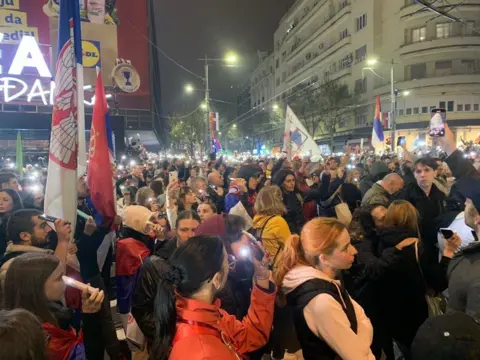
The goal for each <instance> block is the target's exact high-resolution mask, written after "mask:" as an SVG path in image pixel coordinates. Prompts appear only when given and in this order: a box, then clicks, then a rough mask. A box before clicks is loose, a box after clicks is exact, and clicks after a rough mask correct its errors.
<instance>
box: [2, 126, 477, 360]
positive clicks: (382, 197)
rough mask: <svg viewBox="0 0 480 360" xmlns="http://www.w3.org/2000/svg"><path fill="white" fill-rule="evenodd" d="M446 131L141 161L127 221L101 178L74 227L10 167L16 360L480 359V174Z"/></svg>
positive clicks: (127, 174)
mask: <svg viewBox="0 0 480 360" xmlns="http://www.w3.org/2000/svg"><path fill="white" fill-rule="evenodd" d="M437 140H438V144H437V145H438V146H439V147H440V148H442V150H443V155H442V156H441V157H439V158H432V157H428V156H424V157H418V156H416V155H415V154H412V153H410V152H409V151H408V150H407V148H406V147H405V146H404V149H403V156H401V157H398V156H396V155H392V156H381V157H380V156H375V155H369V156H365V155H363V156H362V155H359V154H357V155H354V154H351V150H350V149H349V148H347V149H346V153H345V154H344V156H343V157H334V156H332V157H330V158H328V159H326V160H325V161H324V162H317V163H313V162H312V161H310V159H309V158H308V157H303V158H294V159H291V160H289V159H287V158H285V157H283V158H279V159H274V158H260V159H255V160H254V159H246V160H245V161H242V162H236V163H229V162H228V161H224V159H223V158H219V159H212V160H210V161H204V162H192V163H190V162H187V161H185V159H183V160H182V159H175V158H171V159H165V160H163V161H159V160H157V161H148V160H147V161H145V162H142V161H141V160H140V159H137V160H136V161H132V162H131V163H130V164H127V163H126V161H123V162H121V163H120V164H119V165H118V167H117V174H116V175H117V183H116V194H117V204H116V206H117V216H116V218H114V219H102V218H101V216H99V214H98V213H97V211H96V210H95V208H94V207H93V205H92V202H91V201H90V197H89V196H90V194H89V189H88V186H87V184H86V181H85V178H84V177H83V178H81V179H80V180H79V181H78V183H77V192H78V210H79V212H78V214H79V215H78V217H77V219H76V221H75V222H73V223H74V226H73V225H72V221H71V220H70V221H67V220H65V219H52V218H50V217H48V214H43V211H42V208H43V204H42V196H43V195H42V189H43V186H42V181H44V180H45V179H44V178H42V177H37V178H36V180H35V181H33V180H32V176H30V175H29V173H32V172H33V171H35V169H25V171H24V172H23V173H22V174H21V175H22V176H20V174H16V173H14V172H12V171H11V170H6V169H4V170H2V171H1V172H0V253H1V254H2V255H3V256H2V258H1V259H0V280H1V285H0V286H1V289H0V294H1V301H2V302H1V305H2V309H1V310H0V359H21V360H37V359H38V360H44V359H89V360H92V359H93V360H97V359H98V360H100V359H104V358H105V354H107V355H108V356H109V358H110V359H129V358H132V359H152V360H154V359H161V360H163V359H172V360H176V359H199V360H200V359H205V360H206V359H222V360H227V359H232V360H233V359H252V360H256V359H267V358H268V359H279V360H280V359H306V360H317V359H322V360H324V359H332V360H333V359H344V360H373V359H387V360H392V359H407V360H408V359H412V360H424V359H427V358H432V359H465V360H473V359H480V245H479V243H478V236H479V235H480V215H479V210H480V172H479V171H478V170H477V169H476V168H475V167H474V164H473V161H472V160H471V159H468V158H467V157H465V156H464V154H463V153H462V152H461V151H460V150H458V149H457V146H456V143H455V141H454V136H453V134H452V132H451V131H450V129H449V128H448V127H447V128H446V134H445V136H444V137H442V138H438V139H437ZM127 161H128V160H127ZM87 176H88V174H87ZM112 274H115V276H114V277H115V280H114V281H113V280H112V279H113V276H112ZM112 300H116V308H115V310H116V311H114V312H113V313H112V311H111V304H112V303H111V301H112ZM117 314H119V317H120V319H121V324H120V325H118V324H117V320H116V317H117ZM116 327H120V328H121V329H122V330H123V333H124V336H123V337H119V336H117V331H116V330H117V329H116Z"/></svg>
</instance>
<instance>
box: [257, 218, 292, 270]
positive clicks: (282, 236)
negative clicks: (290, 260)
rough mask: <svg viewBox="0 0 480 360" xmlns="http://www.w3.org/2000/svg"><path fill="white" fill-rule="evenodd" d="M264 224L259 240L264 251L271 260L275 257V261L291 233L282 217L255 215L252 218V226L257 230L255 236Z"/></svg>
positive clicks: (258, 234)
mask: <svg viewBox="0 0 480 360" xmlns="http://www.w3.org/2000/svg"><path fill="white" fill-rule="evenodd" d="M270 218H271V219H270ZM268 219H270V220H268ZM267 220H268V222H267ZM265 223H266V226H265ZM264 226H265V229H264V230H263V234H262V239H261V240H262V242H263V247H264V248H265V251H266V252H267V253H268V254H269V255H270V257H271V259H272V262H273V261H274V258H275V257H276V258H275V261H276V260H277V259H278V254H279V253H280V250H281V248H283V246H284V245H285V242H286V241H287V239H288V238H289V236H290V235H291V233H290V229H289V228H288V224H287V222H286V221H285V219H284V218H283V217H281V216H274V217H273V218H272V215H260V214H257V215H255V217H254V218H253V228H254V229H255V230H257V236H260V233H261V231H262V229H263V227H264ZM259 240H260V239H259Z"/></svg>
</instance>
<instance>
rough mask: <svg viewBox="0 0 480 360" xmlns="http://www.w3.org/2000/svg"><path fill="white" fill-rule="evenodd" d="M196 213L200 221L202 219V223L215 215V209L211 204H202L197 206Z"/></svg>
mask: <svg viewBox="0 0 480 360" xmlns="http://www.w3.org/2000/svg"><path fill="white" fill-rule="evenodd" d="M197 213H198V216H200V219H202V221H205V220H207V219H210V218H211V217H213V216H215V214H216V213H217V207H216V206H215V204H213V203H211V202H203V203H201V204H200V205H198V208H197Z"/></svg>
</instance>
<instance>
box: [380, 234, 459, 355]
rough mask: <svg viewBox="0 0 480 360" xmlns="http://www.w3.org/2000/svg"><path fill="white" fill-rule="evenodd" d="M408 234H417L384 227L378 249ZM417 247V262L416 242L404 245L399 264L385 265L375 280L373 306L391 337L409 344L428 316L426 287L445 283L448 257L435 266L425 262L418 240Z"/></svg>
mask: <svg viewBox="0 0 480 360" xmlns="http://www.w3.org/2000/svg"><path fill="white" fill-rule="evenodd" d="M410 237H416V234H415V233H412V232H411V231H406V230H402V229H397V228H395V229H385V230H384V231H383V232H382V233H380V234H379V244H378V249H377V252H385V251H388V250H389V249H391V248H392V247H395V246H396V245H397V244H399V243H400V242H401V241H402V240H405V239H407V238H410ZM418 251H419V262H420V264H419V263H418V262H417V259H416V254H415V246H414V245H412V246H409V247H406V248H404V249H403V250H402V252H401V259H400V260H399V262H398V264H396V266H393V267H388V266H387V268H386V271H385V273H384V274H383V275H382V277H381V278H378V279H376V280H375V287H376V295H378V298H377V299H376V306H377V309H378V311H379V314H380V315H381V318H382V319H383V321H384V325H385V326H386V329H387V331H388V332H389V334H391V336H392V337H393V338H394V339H396V340H398V341H399V342H400V343H402V344H403V345H406V346H410V345H411V342H412V341H413V338H414V337H415V334H416V332H417V330H418V328H419V327H420V325H422V324H423V322H424V321H425V320H426V319H427V317H428V307H427V303H426V300H425V294H426V292H427V289H429V288H430V287H432V288H433V289H434V290H436V291H442V290H444V289H445V287H446V285H447V283H446V269H447V267H448V263H449V260H450V259H447V258H442V262H441V263H440V264H439V263H438V262H437V264H436V266H432V265H430V264H428V263H426V262H425V258H424V250H423V246H422V244H421V243H420V244H419V245H418ZM437 259H438V258H437ZM420 269H421V270H420ZM422 273H423V275H422ZM432 277H433V279H432ZM430 280H431V281H430Z"/></svg>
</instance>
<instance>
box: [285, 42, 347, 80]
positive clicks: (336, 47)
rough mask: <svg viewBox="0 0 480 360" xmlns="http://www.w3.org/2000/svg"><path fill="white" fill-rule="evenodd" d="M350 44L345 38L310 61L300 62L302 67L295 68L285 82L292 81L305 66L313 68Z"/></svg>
mask: <svg viewBox="0 0 480 360" xmlns="http://www.w3.org/2000/svg"><path fill="white" fill-rule="evenodd" d="M350 44H351V36H347V37H346V38H344V39H342V40H340V41H337V42H336V43H334V44H332V45H331V46H330V47H329V48H327V49H326V50H325V51H324V52H323V53H322V54H319V55H317V56H312V58H311V59H310V60H304V61H302V65H301V66H299V67H298V68H296V69H295V70H294V71H293V72H292V73H291V74H290V75H289V76H288V77H287V81H290V80H292V79H293V78H294V77H295V76H298V75H300V74H301V73H302V72H303V71H304V70H305V67H306V66H307V65H309V66H308V67H309V68H310V67H313V66H316V65H317V64H319V63H320V62H322V61H323V60H325V59H327V58H328V57H329V56H330V55H332V54H334V53H335V52H337V51H338V50H340V49H342V48H344V47H345V46H347V45H350Z"/></svg>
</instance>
